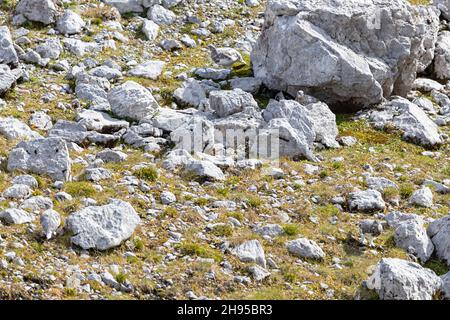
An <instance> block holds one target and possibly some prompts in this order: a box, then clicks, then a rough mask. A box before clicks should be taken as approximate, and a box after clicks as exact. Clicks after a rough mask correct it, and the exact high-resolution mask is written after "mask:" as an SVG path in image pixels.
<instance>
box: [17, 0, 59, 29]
mask: <svg viewBox="0 0 450 320" xmlns="http://www.w3.org/2000/svg"><path fill="white" fill-rule="evenodd" d="M16 14H18V15H22V16H24V17H25V18H26V19H28V20H29V21H33V22H41V23H43V24H45V25H48V24H51V23H54V22H55V21H56V17H57V15H58V8H57V7H56V5H55V2H54V1H53V0H21V1H20V2H19V3H18V4H17V6H16Z"/></svg>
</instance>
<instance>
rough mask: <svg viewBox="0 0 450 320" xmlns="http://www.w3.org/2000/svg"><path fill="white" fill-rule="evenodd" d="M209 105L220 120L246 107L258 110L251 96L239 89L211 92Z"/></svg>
mask: <svg viewBox="0 0 450 320" xmlns="http://www.w3.org/2000/svg"><path fill="white" fill-rule="evenodd" d="M209 105H210V107H211V109H212V110H214V111H215V113H216V114H217V116H219V117H222V118H223V117H227V116H229V115H232V114H234V113H237V112H241V111H242V110H244V108H246V107H253V108H256V109H258V104H257V103H256V101H255V99H253V96H252V95H251V94H249V93H247V92H244V91H242V90H241V89H234V90H221V91H213V92H211V93H210V95H209Z"/></svg>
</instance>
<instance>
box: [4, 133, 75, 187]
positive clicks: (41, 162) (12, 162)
mask: <svg viewBox="0 0 450 320" xmlns="http://www.w3.org/2000/svg"><path fill="white" fill-rule="evenodd" d="M70 167H71V161H70V158H69V151H68V150H67V146H66V143H65V142H64V140H62V139H61V138H43V139H36V140H32V141H29V142H25V141H23V142H21V143H19V144H18V145H17V146H16V147H15V148H14V149H13V150H12V151H11V152H10V154H9V157H8V165H7V169H8V171H15V170H22V171H25V172H31V173H36V174H43V175H48V176H49V177H50V178H52V179H53V180H55V181H56V180H61V181H66V180H68V179H69V177H70Z"/></svg>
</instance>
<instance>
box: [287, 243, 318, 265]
mask: <svg viewBox="0 0 450 320" xmlns="http://www.w3.org/2000/svg"><path fill="white" fill-rule="evenodd" d="M287 249H288V251H289V253H290V254H293V255H294V256H297V257H299V258H308V259H316V260H320V259H323V258H324V257H325V252H323V250H322V248H321V247H319V245H318V244H317V243H316V242H314V241H312V240H309V239H306V238H299V239H296V240H291V241H289V242H288V243H287Z"/></svg>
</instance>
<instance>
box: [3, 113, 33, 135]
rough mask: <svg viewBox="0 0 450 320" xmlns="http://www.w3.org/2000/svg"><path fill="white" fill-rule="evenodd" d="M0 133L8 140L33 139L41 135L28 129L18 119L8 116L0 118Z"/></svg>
mask: <svg viewBox="0 0 450 320" xmlns="http://www.w3.org/2000/svg"><path fill="white" fill-rule="evenodd" d="M0 134H1V135H3V136H5V137H6V139H8V140H33V139H37V138H41V135H40V134H39V133H37V132H35V131H33V130H31V129H30V127H29V126H27V125H26V124H25V123H23V122H22V121H20V120H19V119H16V118H12V117H8V118H0Z"/></svg>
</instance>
